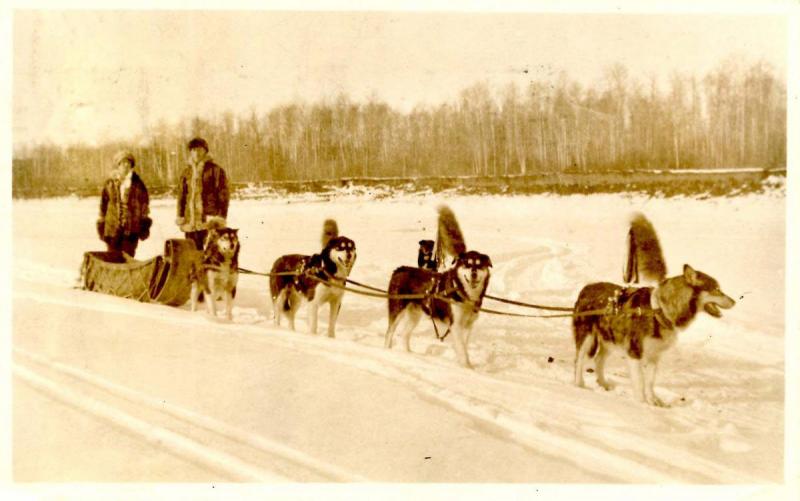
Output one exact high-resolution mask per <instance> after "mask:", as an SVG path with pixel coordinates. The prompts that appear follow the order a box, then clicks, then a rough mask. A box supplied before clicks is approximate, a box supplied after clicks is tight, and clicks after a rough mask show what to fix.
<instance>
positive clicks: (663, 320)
mask: <svg viewBox="0 0 800 501" xmlns="http://www.w3.org/2000/svg"><path fill="white" fill-rule="evenodd" d="M656 291H657V289H653V292H652V293H651V294H650V308H652V309H653V316H654V317H655V319H656V321H657V322H658V323H659V324H660V325H661V327H663V328H665V329H669V330H673V329H675V325H674V324H673V323H672V321H671V320H670V319H669V318H667V316H666V315H665V314H664V310H663V308H661V303H660V302H659V301H658V297H656Z"/></svg>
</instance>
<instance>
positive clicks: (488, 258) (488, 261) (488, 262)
mask: <svg viewBox="0 0 800 501" xmlns="http://www.w3.org/2000/svg"><path fill="white" fill-rule="evenodd" d="M483 257H485V258H486V266H488V267H489V268H491V267H492V258H490V257H489V256H487V255H486V254H484V255H483Z"/></svg>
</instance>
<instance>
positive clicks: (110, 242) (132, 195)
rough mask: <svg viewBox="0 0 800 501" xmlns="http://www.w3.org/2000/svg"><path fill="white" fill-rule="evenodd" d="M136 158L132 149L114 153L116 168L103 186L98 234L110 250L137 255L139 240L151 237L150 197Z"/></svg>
mask: <svg viewBox="0 0 800 501" xmlns="http://www.w3.org/2000/svg"><path fill="white" fill-rule="evenodd" d="M135 166H136V160H135V159H134V158H133V154H132V153H131V152H129V151H120V152H119V153H117V154H116V155H114V171H113V173H112V175H111V177H110V178H109V179H108V180H106V182H105V184H104V185H103V193H102V194H101V195H100V217H99V218H98V220H97V234H98V236H99V237H100V239H101V240H103V241H104V242H105V243H106V246H107V247H108V250H109V251H117V252H120V251H121V252H124V253H126V254H127V255H129V256H130V257H133V256H134V255H135V254H136V247H137V246H138V245H139V240H147V237H149V236H150V226H151V225H152V224H153V221H152V220H151V219H150V217H148V216H149V214H150V197H149V195H148V193H147V187H146V186H145V185H144V182H143V181H142V179H141V178H140V177H139V175H138V174H137V173H136V172H135V171H134V167H135Z"/></svg>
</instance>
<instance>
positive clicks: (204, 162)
mask: <svg viewBox="0 0 800 501" xmlns="http://www.w3.org/2000/svg"><path fill="white" fill-rule="evenodd" d="M187 149H188V150H189V162H188V165H187V166H186V168H185V169H184V170H183V173H182V174H181V180H180V183H179V184H178V217H177V219H176V220H175V223H176V224H177V225H178V227H179V228H180V229H181V231H183V232H184V233H185V234H186V238H187V239H189V240H192V241H193V242H194V243H195V246H196V247H197V248H198V249H202V248H203V244H204V243H205V238H206V234H207V233H208V232H207V228H206V225H207V222H208V220H209V219H211V218H212V217H216V218H221V219H222V220H223V221H224V220H225V219H226V218H227V217H228V203H229V202H230V194H229V191H228V179H227V177H226V175H225V170H224V169H223V168H222V167H220V166H219V165H217V164H216V163H214V161H213V160H212V159H211V156H210V155H209V154H208V143H207V142H206V141H205V139H203V138H199V137H196V138H194V139H192V140H191V141H189V144H188V145H187Z"/></svg>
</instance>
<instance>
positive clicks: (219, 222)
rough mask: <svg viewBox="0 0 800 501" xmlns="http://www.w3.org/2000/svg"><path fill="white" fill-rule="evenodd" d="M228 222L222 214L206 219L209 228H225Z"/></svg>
mask: <svg viewBox="0 0 800 501" xmlns="http://www.w3.org/2000/svg"><path fill="white" fill-rule="evenodd" d="M227 224H228V223H227V222H226V221H225V218H224V217H221V216H209V217H208V219H206V229H207V230H219V229H222V228H225V226H227Z"/></svg>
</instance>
